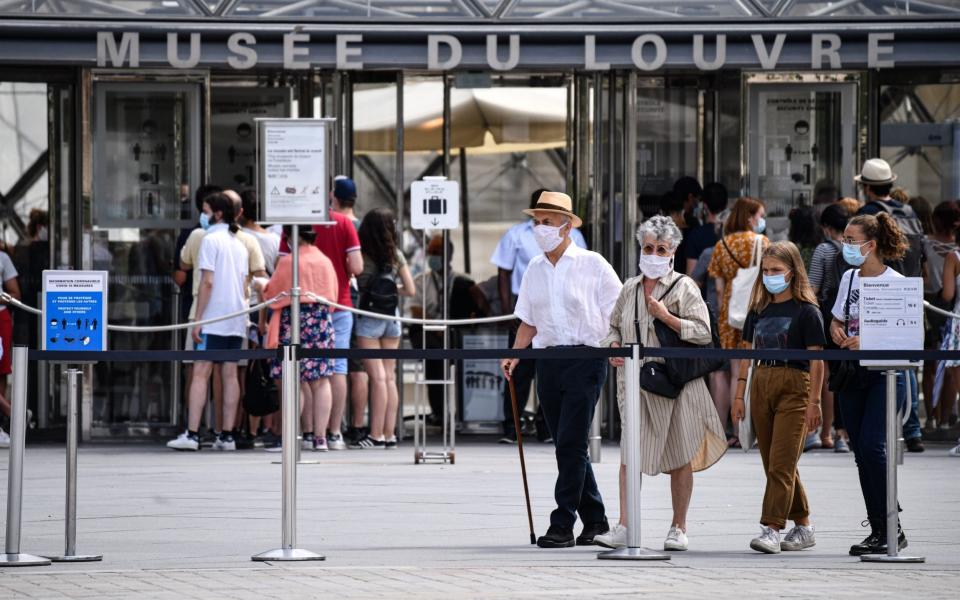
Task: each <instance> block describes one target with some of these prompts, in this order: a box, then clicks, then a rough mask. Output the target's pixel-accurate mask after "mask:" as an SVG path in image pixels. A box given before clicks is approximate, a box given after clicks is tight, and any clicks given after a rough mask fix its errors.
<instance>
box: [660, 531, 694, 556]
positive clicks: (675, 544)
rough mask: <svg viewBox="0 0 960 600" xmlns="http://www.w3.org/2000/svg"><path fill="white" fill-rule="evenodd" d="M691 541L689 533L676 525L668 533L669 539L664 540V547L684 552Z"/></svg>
mask: <svg viewBox="0 0 960 600" xmlns="http://www.w3.org/2000/svg"><path fill="white" fill-rule="evenodd" d="M689 543H690V542H689V540H687V534H686V533H684V532H683V530H682V529H680V528H679V527H677V526H676V525H674V526H672V527H671V528H670V531H669V532H668V533H667V539H666V540H664V541H663V549H664V550H672V551H674V552H683V551H684V550H686V549H687V546H688V545H689Z"/></svg>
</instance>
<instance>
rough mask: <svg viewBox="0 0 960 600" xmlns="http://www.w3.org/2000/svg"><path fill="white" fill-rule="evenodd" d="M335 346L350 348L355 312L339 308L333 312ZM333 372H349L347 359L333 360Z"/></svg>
mask: <svg viewBox="0 0 960 600" xmlns="http://www.w3.org/2000/svg"><path fill="white" fill-rule="evenodd" d="M332 316H333V332H334V338H333V344H334V345H333V347H334V348H338V349H341V350H344V349H349V348H350V331H351V330H353V313H352V312H350V311H346V310H338V311H335V312H334V313H333V315H332ZM333 374H334V375H346V374H347V359H346V358H335V359H334V360H333Z"/></svg>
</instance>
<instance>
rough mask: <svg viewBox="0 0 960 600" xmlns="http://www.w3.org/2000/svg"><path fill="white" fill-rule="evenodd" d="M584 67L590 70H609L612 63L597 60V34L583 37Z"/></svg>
mask: <svg viewBox="0 0 960 600" xmlns="http://www.w3.org/2000/svg"><path fill="white" fill-rule="evenodd" d="M583 68H584V69H586V70H588V71H609V70H610V63H608V62H598V61H597V36H595V35H587V36H584V38H583Z"/></svg>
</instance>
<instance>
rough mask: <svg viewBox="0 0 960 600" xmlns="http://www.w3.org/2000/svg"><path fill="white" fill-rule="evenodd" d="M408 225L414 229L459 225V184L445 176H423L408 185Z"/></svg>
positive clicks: (446, 227)
mask: <svg viewBox="0 0 960 600" xmlns="http://www.w3.org/2000/svg"><path fill="white" fill-rule="evenodd" d="M410 226H411V227H412V228H414V229H456V228H457V227H460V184H459V183H457V182H456V181H448V180H447V178H446V177H424V178H423V180H422V181H414V182H413V183H412V184H411V185H410Z"/></svg>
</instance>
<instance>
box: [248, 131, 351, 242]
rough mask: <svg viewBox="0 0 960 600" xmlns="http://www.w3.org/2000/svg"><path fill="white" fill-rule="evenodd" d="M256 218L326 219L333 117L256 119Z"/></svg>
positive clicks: (279, 220)
mask: <svg viewBox="0 0 960 600" xmlns="http://www.w3.org/2000/svg"><path fill="white" fill-rule="evenodd" d="M256 123H257V167H258V177H257V193H258V195H259V201H260V221H263V222H265V223H282V224H289V225H294V224H299V225H314V224H317V223H323V222H326V221H328V220H329V219H328V215H327V210H328V206H327V204H328V202H327V199H328V196H329V193H330V181H331V177H332V173H331V172H332V170H333V166H332V162H331V161H332V158H333V156H334V153H333V134H334V126H335V125H336V120H335V119H257V120H256Z"/></svg>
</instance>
